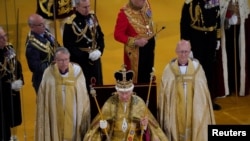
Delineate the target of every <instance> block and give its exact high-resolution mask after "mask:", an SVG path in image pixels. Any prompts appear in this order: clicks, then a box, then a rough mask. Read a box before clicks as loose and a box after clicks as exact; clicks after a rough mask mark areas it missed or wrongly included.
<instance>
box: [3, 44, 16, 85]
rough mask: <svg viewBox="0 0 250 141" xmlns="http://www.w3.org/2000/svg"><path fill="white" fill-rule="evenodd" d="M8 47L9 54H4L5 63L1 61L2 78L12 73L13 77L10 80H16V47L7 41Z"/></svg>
mask: <svg viewBox="0 0 250 141" xmlns="http://www.w3.org/2000/svg"><path fill="white" fill-rule="evenodd" d="M5 48H6V49H7V52H8V53H7V54H5V55H4V60H3V63H2V62H0V78H2V77H4V76H5V75H6V74H7V73H9V74H11V75H12V76H13V77H12V79H11V80H8V81H9V82H12V81H14V80H15V79H16V78H15V65H16V54H15V52H14V49H13V48H12V47H11V46H10V45H9V44H8V43H7V45H6V46H5Z"/></svg>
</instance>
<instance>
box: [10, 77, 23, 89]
mask: <svg viewBox="0 0 250 141" xmlns="http://www.w3.org/2000/svg"><path fill="white" fill-rule="evenodd" d="M22 87H23V81H22V80H20V79H18V80H15V81H13V82H12V83H11V89H12V90H14V91H20V89H21V88H22Z"/></svg>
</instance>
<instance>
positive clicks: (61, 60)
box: [56, 58, 69, 63]
mask: <svg viewBox="0 0 250 141" xmlns="http://www.w3.org/2000/svg"><path fill="white" fill-rule="evenodd" d="M56 61H57V62H59V63H64V62H68V61H69V58H65V59H56Z"/></svg>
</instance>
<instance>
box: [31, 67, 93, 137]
mask: <svg viewBox="0 0 250 141" xmlns="http://www.w3.org/2000/svg"><path fill="white" fill-rule="evenodd" d="M89 124H90V103H89V96H88V93H87V88H86V84H85V77H84V75H83V73H82V70H81V68H80V66H79V65H76V64H69V72H68V73H67V74H65V75H61V74H60V73H59V70H58V68H57V65H56V64H52V65H50V66H49V67H48V68H47V69H46V70H45V72H44V75H43V79H42V82H41V85H40V87H39V91H38V95H37V113H36V126H35V141H65V140H66V141H82V139H83V136H84V135H85V133H86V131H87V129H88V127H89Z"/></svg>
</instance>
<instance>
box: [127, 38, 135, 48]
mask: <svg viewBox="0 0 250 141" xmlns="http://www.w3.org/2000/svg"><path fill="white" fill-rule="evenodd" d="M127 46H128V47H135V38H134V37H128V42H127Z"/></svg>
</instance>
